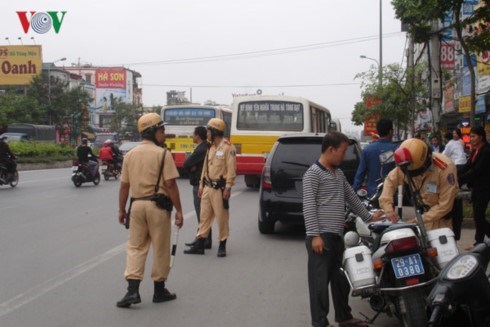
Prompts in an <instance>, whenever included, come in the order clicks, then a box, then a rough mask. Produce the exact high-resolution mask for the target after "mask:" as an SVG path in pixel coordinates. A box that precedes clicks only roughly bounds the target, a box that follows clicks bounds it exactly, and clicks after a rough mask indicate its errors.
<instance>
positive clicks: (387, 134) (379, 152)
mask: <svg viewBox="0 0 490 327" xmlns="http://www.w3.org/2000/svg"><path fill="white" fill-rule="evenodd" d="M376 129H377V131H378V134H379V139H378V140H377V141H375V142H373V143H371V144H369V145H367V146H366V147H365V148H364V149H363V150H362V154H361V162H360V164H359V167H358V168H357V172H356V176H355V177H354V184H353V187H354V190H356V191H357V190H358V189H360V188H361V187H362V185H363V184H364V180H365V178H366V176H367V182H366V186H367V192H368V196H369V197H370V196H372V195H373V194H374V193H376V187H377V186H378V183H379V182H380V179H383V178H384V177H385V176H386V175H387V174H388V173H389V172H390V171H391V170H392V169H393V168H395V161H394V159H393V152H394V151H395V150H396V148H397V146H396V144H394V143H393V142H392V138H393V122H392V121H391V120H390V119H384V118H382V119H380V120H378V122H377V123H376Z"/></svg>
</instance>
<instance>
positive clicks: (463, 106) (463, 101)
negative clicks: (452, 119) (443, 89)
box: [458, 95, 471, 112]
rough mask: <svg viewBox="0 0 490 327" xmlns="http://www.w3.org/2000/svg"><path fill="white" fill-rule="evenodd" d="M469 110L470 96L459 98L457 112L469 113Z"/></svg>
mask: <svg viewBox="0 0 490 327" xmlns="http://www.w3.org/2000/svg"><path fill="white" fill-rule="evenodd" d="M470 110H471V96H469V95H467V96H464V97H460V98H459V109H458V111H459V112H470Z"/></svg>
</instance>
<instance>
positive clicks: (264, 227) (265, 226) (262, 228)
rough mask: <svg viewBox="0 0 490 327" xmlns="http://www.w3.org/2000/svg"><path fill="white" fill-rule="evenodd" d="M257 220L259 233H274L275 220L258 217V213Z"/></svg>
mask: <svg viewBox="0 0 490 327" xmlns="http://www.w3.org/2000/svg"><path fill="white" fill-rule="evenodd" d="M257 220H258V222H259V232H260V233H261V234H273V233H274V226H275V225H276V222H275V221H269V220H264V219H262V220H261V219H260V213H259V217H258V219H257Z"/></svg>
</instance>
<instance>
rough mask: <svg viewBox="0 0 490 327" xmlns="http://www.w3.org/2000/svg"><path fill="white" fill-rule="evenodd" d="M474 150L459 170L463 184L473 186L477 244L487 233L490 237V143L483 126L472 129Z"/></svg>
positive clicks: (471, 136)
mask: <svg viewBox="0 0 490 327" xmlns="http://www.w3.org/2000/svg"><path fill="white" fill-rule="evenodd" d="M470 139H471V146H472V149H473V150H472V152H471V155H470V159H469V160H468V162H467V163H466V165H465V166H464V167H461V168H460V169H459V170H458V175H459V181H460V183H461V184H468V186H469V187H470V188H471V201H472V203H473V219H474V220H475V228H476V231H475V244H474V245H476V244H478V243H482V242H483V241H484V238H485V235H486V236H487V237H490V225H489V224H488V222H487V217H486V210H487V207H488V202H489V201H490V145H489V144H488V142H487V139H486V132H485V129H484V128H483V127H481V126H476V127H472V128H471V130H470Z"/></svg>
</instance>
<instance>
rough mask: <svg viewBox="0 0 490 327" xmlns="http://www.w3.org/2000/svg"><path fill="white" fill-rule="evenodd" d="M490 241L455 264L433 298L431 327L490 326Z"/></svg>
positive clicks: (443, 273)
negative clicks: (488, 271) (488, 269)
mask: <svg viewBox="0 0 490 327" xmlns="http://www.w3.org/2000/svg"><path fill="white" fill-rule="evenodd" d="M489 260H490V240H487V241H486V242H485V243H481V244H478V245H477V246H475V248H473V250H472V251H471V252H468V253H462V254H460V255H458V256H457V257H456V258H454V259H453V260H451V262H450V263H448V264H447V265H446V267H444V269H443V270H442V271H441V273H440V274H439V278H438V280H437V283H436V284H435V286H434V288H433V289H432V292H431V293H430V295H429V303H430V309H431V312H432V314H431V317H430V320H429V326H431V327H439V326H448V327H452V326H468V327H473V326H474V327H483V326H490V282H489V277H490V276H489V275H487V268H488V262H489Z"/></svg>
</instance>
